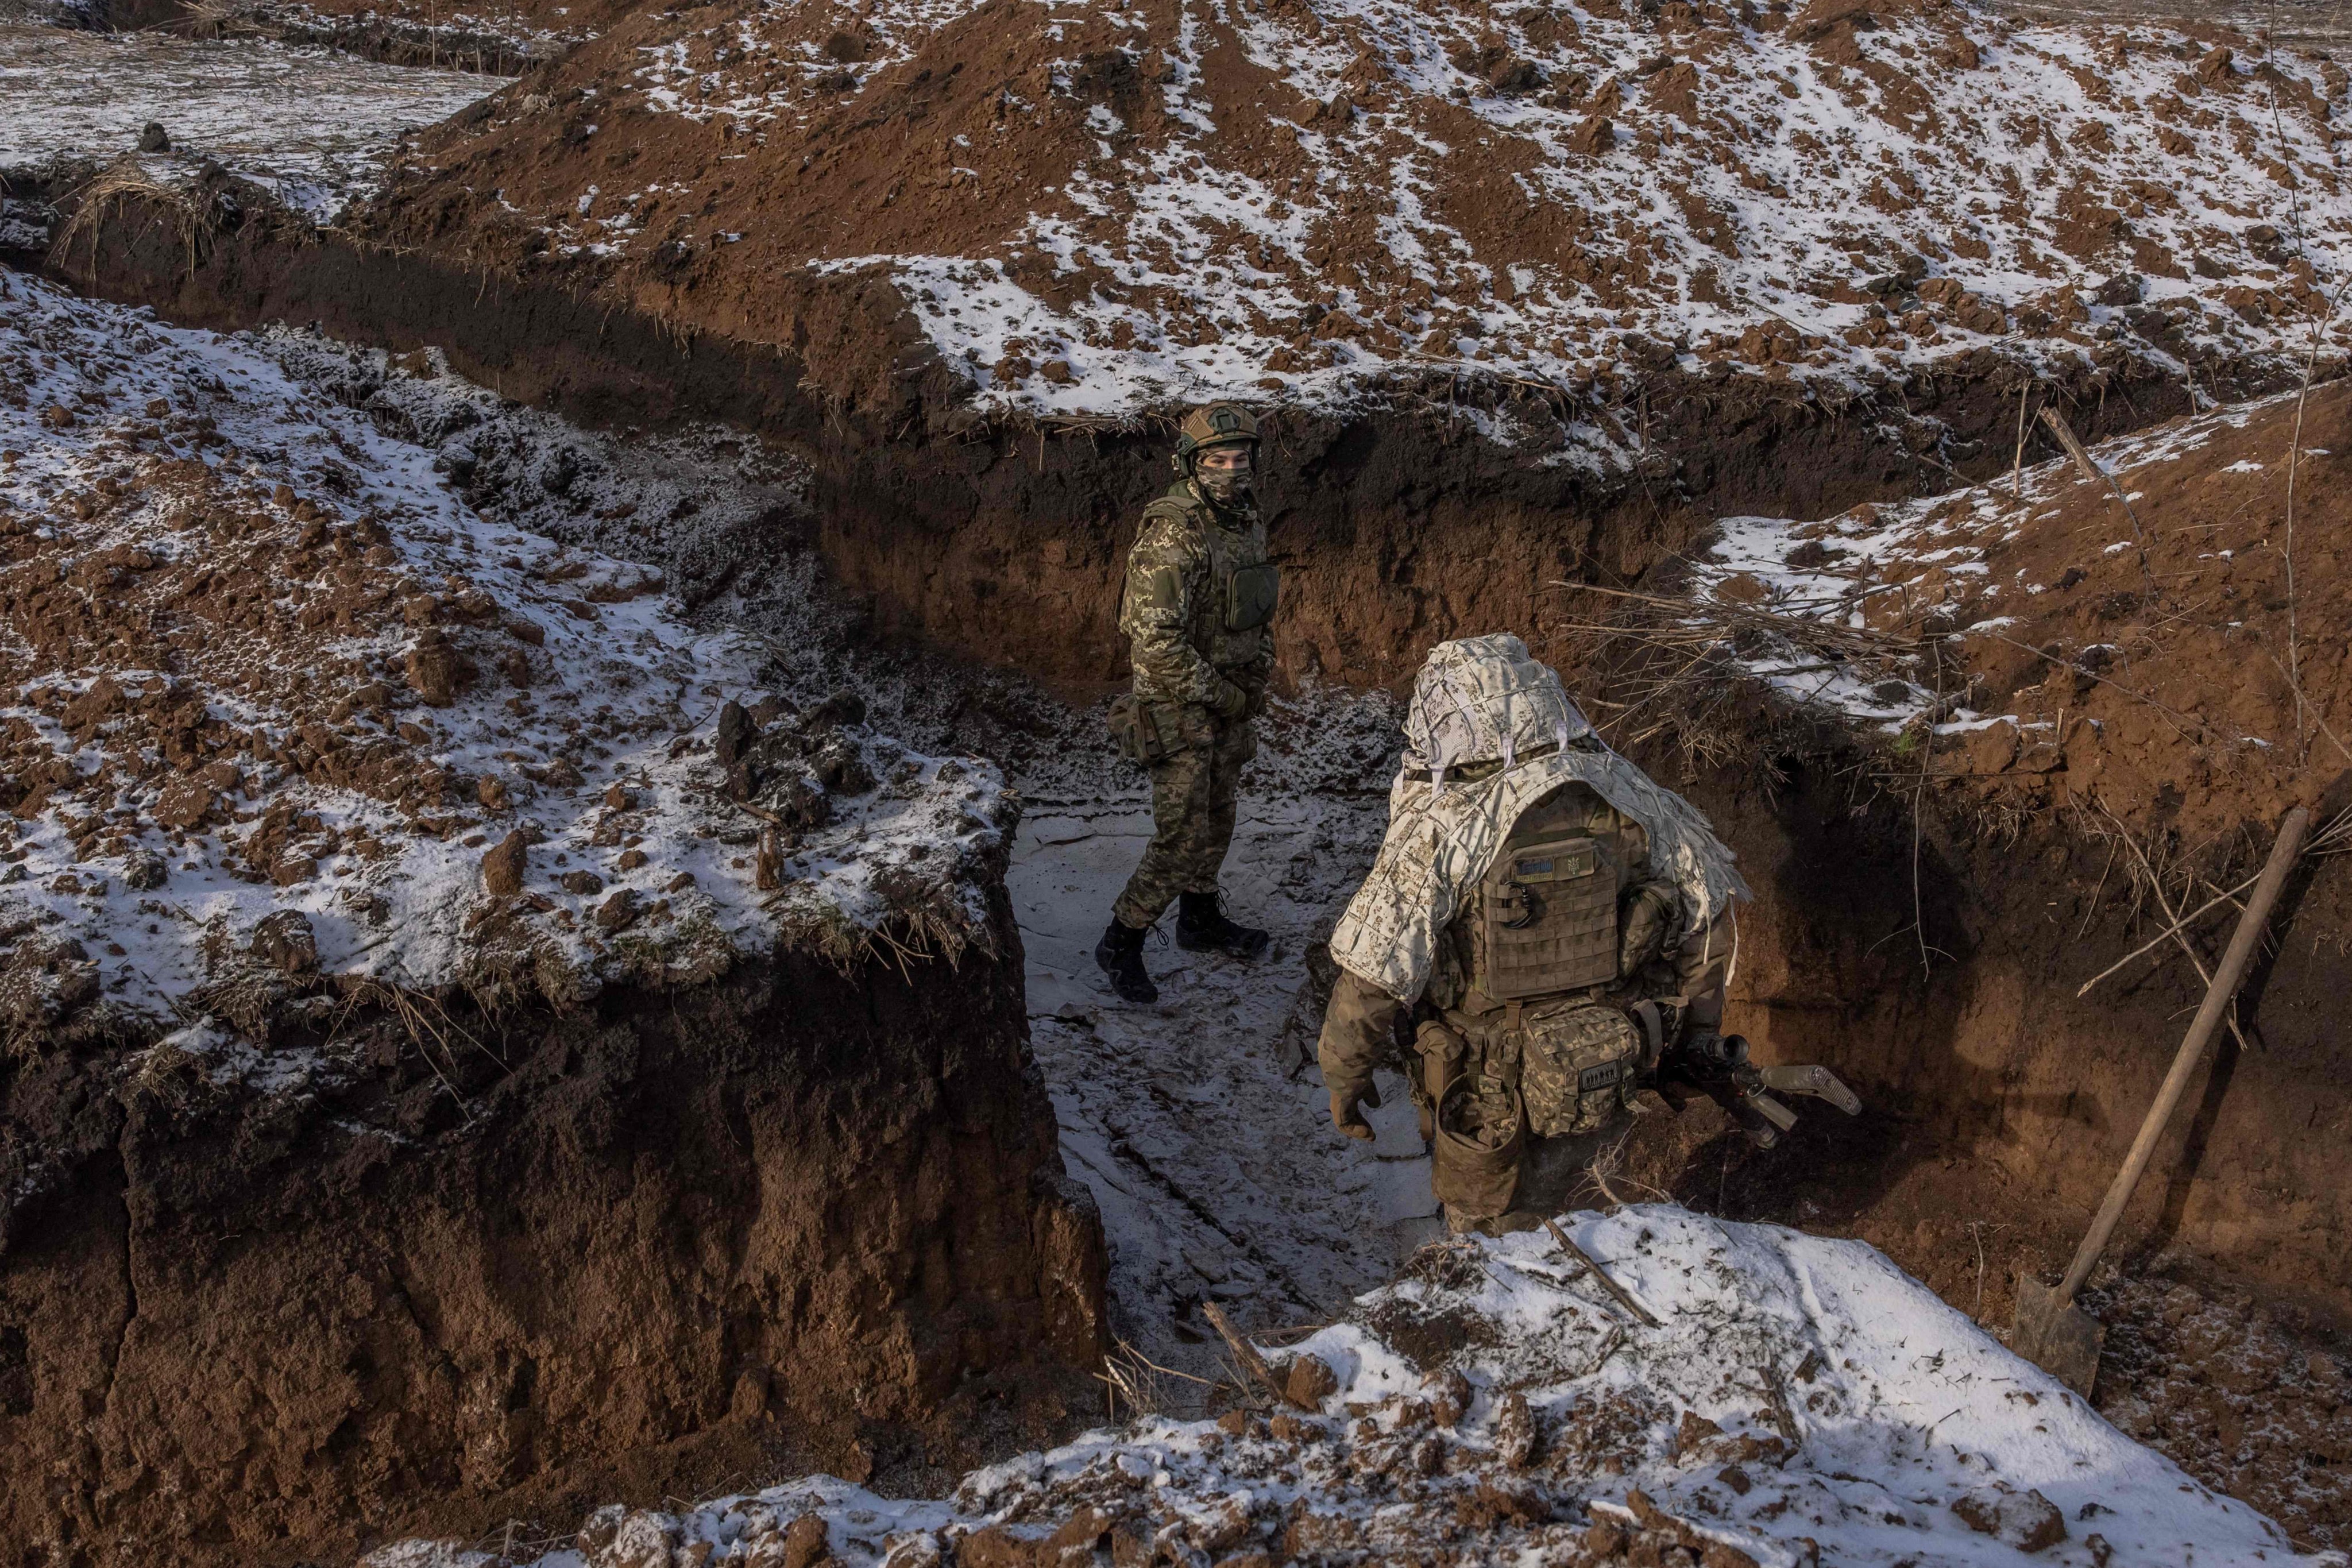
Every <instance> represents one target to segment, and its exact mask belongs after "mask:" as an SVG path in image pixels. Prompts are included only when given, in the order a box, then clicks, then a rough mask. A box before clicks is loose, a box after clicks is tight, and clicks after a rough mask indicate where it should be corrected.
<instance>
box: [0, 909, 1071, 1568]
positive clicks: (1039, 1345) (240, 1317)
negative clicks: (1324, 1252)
mask: <svg viewBox="0 0 2352 1568" xmlns="http://www.w3.org/2000/svg"><path fill="white" fill-rule="evenodd" d="M992 919H993V921H994V922H995V923H996V924H997V925H998V927H999V929H1000V932H1001V941H1002V942H1003V944H1004V951H1006V952H1008V953H1009V954H1011V956H1010V957H1009V959H1008V960H1007V961H1004V962H1000V963H989V962H983V961H982V960H980V959H978V958H977V957H975V956H972V955H969V954H968V955H967V956H966V958H965V960H964V962H963V963H961V965H960V966H957V967H952V968H951V967H950V965H948V964H946V963H943V962H939V961H932V962H928V963H925V962H918V963H914V964H913V965H912V966H911V967H910V968H909V969H908V970H907V971H906V972H905V973H901V971H900V970H899V969H898V967H896V966H893V965H889V964H885V963H872V964H869V965H866V966H864V967H862V968H860V969H859V970H858V971H857V972H856V973H852V974H847V975H845V974H844V973H841V972H839V971H838V970H836V969H835V968H834V967H833V966H832V965H831V964H830V963H823V962H820V961H818V960H816V959H814V958H803V957H796V956H793V955H790V954H786V955H782V956H780V957H779V958H777V959H776V961H775V962H773V963H756V964H749V965H746V966H745V967H743V968H741V969H740V970H739V971H738V972H737V973H735V974H733V975H732V976H730V978H728V979H727V980H725V981H722V982H719V983H718V984H711V985H707V986H703V987H700V988H692V989H687V990H682V991H680V992H677V993H674V994H668V995H661V994H646V993H643V992H630V991H625V990H621V989H617V988H616V989H615V990H613V991H610V992H608V993H607V994H606V997H605V999H604V1002H603V1003H602V1004H601V1005H597V1006H595V1007H593V1008H591V1009H589V1010H587V1011H585V1012H577V1013H574V1014H572V1015H570V1016H544V1015H540V1014H534V1013H520V1014H512V1015H509V1016H505V1017H503V1018H499V1019H497V1020H486V1019H483V1018H481V1017H479V1016H475V1015H473V1014H472V1013H471V1012H470V1011H469V1010H467V1009H466V1008H464V1007H463V1006H462V1005H459V1004H458V1003H457V1002H456V1001H455V1000H454V999H453V1000H452V1002H451V1004H450V1005H451V1009H452V1010H451V1012H450V1013H449V1014H448V1015H446V1016H442V1015H440V1014H439V1013H438V1012H437V1010H436V1009H435V1008H434V1007H433V1006H432V1005H431V1004H429V1003H422V1004H418V1005H421V1006H423V1007H424V1008H425V1016H426V1017H427V1018H428V1019H429V1020H431V1021H432V1022H431V1025H430V1026H429V1027H427V1028H425V1029H423V1030H422V1031H420V1030H419V1028H418V1026H416V1024H415V1014H414V1012H413V1011H411V1012H409V1013H408V1014H406V1015H405V1016H406V1022H404V1015H402V1014H395V1013H393V1012H391V1011H389V1010H388V1009H384V1008H381V1007H374V1006H364V1005H363V1006H360V1007H358V1008H356V1009H349V1008H347V1009H344V1010H341V1014H340V1018H339V1026H338V1027H335V1028H334V1029H333V1032H332V1036H331V1038H327V1028H326V1027H325V1026H324V1025H323V1023H322V1026H320V1027H316V1028H313V1029H310V1030H303V1029H300V1028H299V1027H296V1028H284V1029H281V1030H280V1031H279V1032H278V1034H277V1035H274V1036H273V1037H272V1038H271V1042H270V1048H271V1050H273V1051H274V1052H277V1053H278V1054H280V1056H281V1057H282V1056H283V1054H284V1053H286V1052H289V1051H294V1050H299V1049H301V1048H302V1047H305V1046H309V1045H318V1046H320V1048H321V1049H322V1051H323V1053H324V1058H323V1061H322V1064H321V1065H320V1067H318V1068H316V1069H315V1070H313V1071H312V1072H311V1073H310V1077H309V1079H308V1080H307V1083H306V1084H305V1085H304V1092H302V1093H298V1094H291V1095H289V1094H287V1093H282V1092H280V1093H271V1092H267V1091H266V1090H263V1089H255V1088H249V1087H247V1086H244V1085H241V1084H238V1083H236V1082H235V1081H233V1080H230V1081H226V1082H225V1081H222V1080H220V1079H216V1078H215V1077H210V1076H207V1072H206V1070H205V1067H204V1066H203V1065H202V1063H201V1062H200V1061H199V1060H198V1059H197V1058H192V1057H186V1056H183V1055H182V1054H180V1053H178V1052H176V1051H175V1050H173V1048H172V1047H170V1046H168V1045H166V1046H162V1047H153V1048H150V1049H144V1050H134V1049H131V1048H129V1047H124V1046H122V1045H120V1044H114V1043H110V1042H107V1041H104V1040H98V1041H89V1040H85V1041H83V1042H82V1043H81V1045H80V1046H79V1048H76V1047H68V1046H64V1045H57V1046H52V1047H45V1048H32V1049H25V1048H19V1049H18V1050H16V1052H14V1053H12V1054H11V1055H10V1056H8V1057H7V1058H5V1062H0V1110H5V1121H6V1125H7V1127H8V1129H9V1138H8V1142H7V1145H6V1151H7V1152H6V1163H5V1166H0V1177H4V1178H5V1190H6V1191H7V1192H8V1193H9V1194H11V1198H10V1203H9V1205H8V1208H7V1210H6V1211H5V1220H0V1447H5V1450H6V1452H8V1453H9V1454H10V1455H11V1456H12V1462H11V1463H10V1464H9V1465H8V1466H7V1467H6V1468H5V1477H0V1537H5V1538H6V1539H8V1540H10V1541H12V1542H15V1546H14V1547H13V1549H12V1550H11V1551H10V1552H9V1553H8V1561H9V1562H11V1563H16V1562H20V1561H21V1562H23V1563H26V1564H33V1563H38V1564H41V1565H42V1568H94V1565H97V1564H101V1563H126V1564H127V1563H150V1562H156V1561H171V1562H175V1563H194V1564H220V1565H223V1568H227V1565H230V1564H235V1565H236V1568H247V1565H249V1564H278V1563H297V1562H303V1561H317V1560H322V1559H335V1558H341V1559H343V1560H348V1559H349V1558H350V1557H351V1556H352V1554H353V1553H354V1552H356V1551H357V1550H359V1549H361V1548H362V1547H364V1546H365V1545H367V1544H368V1543H369V1542H372V1541H375V1540H380V1539H383V1538H384V1537H387V1536H397V1535H404V1534H410V1533H436V1534H443V1535H459V1536H464V1535H470V1534H473V1533H475V1532H477V1531H483V1530H488V1529H490V1528H492V1527H493V1526H496V1525H498V1524H499V1523H500V1522H501V1521H506V1520H509V1519H518V1520H521V1521H533V1520H540V1521H556V1522H560V1523H563V1524H565V1525H566V1526H567V1527H568V1521H572V1520H576V1519H577V1518H579V1517H580V1515H581V1514H582V1512H583V1511H584V1510H585V1509H586V1508H588V1507H589V1506H592V1505H593V1503H595V1502H599V1501H602V1500H604V1498H606V1497H608V1496H611V1495H616V1494H622V1493H625V1494H628V1495H633V1496H635V1495H642V1496H654V1495H662V1494H665V1493H667V1492H668V1491H670V1490H673V1489H675V1490H678V1491H694V1490H696V1489H699V1488H707V1487H710V1486H715V1485H718V1484H719V1483H721V1482H722V1481H723V1480H724V1479H727V1478H728V1477H729V1476H730V1475H740V1474H743V1473H746V1472H749V1471H759V1472H761V1473H772V1472H773V1471H774V1470H775V1469H777V1468H783V1467H785V1466H787V1465H806V1466H816V1467H821V1468H828V1469H831V1470H833V1471H835V1473H839V1474H844V1475H860V1474H866V1473H870V1472H872V1471H874V1470H875V1469H876V1468H877V1467H880V1468H882V1469H884V1470H886V1471H887V1472H890V1473H893V1474H897V1475H899V1476H902V1477H906V1476H908V1475H910V1474H911V1475H913V1476H916V1477H919V1478H920V1477H928V1476H930V1475H935V1474H936V1473H937V1471H938V1469H939V1468H940V1467H947V1468H961V1467H962V1466H965V1465H968V1464H971V1463H973V1462H976V1461H978V1460H980V1459H982V1458H985V1457H989V1456H991V1455H992V1454H994V1453H998V1452H1002V1451H1003V1450H1004V1449H1005V1448H1006V1447H1013V1446H1019V1445H1027V1444H1032V1443H1034V1442H1037V1441H1039V1440H1040V1439H1041V1438H1044V1437H1046V1436H1050V1435H1051V1433H1052V1432H1053V1431H1055V1430H1056V1429H1057V1423H1058V1422H1059V1421H1061V1419H1062V1418H1063V1417H1064V1415H1065V1414H1066V1412H1068V1411H1071V1410H1079V1409H1087V1408H1091V1405H1092V1400H1093V1397H1094V1396H1093V1394H1091V1393H1089V1392H1088V1389H1089V1387H1090V1385H1088V1384H1086V1383H1085V1380H1084V1378H1083V1375H1082V1374H1081V1373H1078V1372H1077V1371H1076V1370H1073V1369H1074V1368H1077V1367H1083V1366H1086V1365H1087V1364H1090V1363H1092V1362H1093V1361H1094V1359H1095V1358H1096V1357H1097V1355H1098V1354H1099V1350H1098V1336H1099V1333H1100V1329H1099V1320H1098V1316H1097V1313H1098V1310H1099V1309H1098V1301H1099V1295H1100V1290H1101V1261H1100V1245H1101V1244H1100V1238H1099V1233H1098V1229H1097V1222H1096V1221H1095V1219H1094V1217H1093V1209H1092V1205H1091V1204H1090V1202H1088V1200H1087V1199H1086V1197H1085V1195H1084V1194H1083V1193H1082V1192H1077V1191H1076V1190H1075V1189H1073V1188H1071V1187H1069V1186H1068V1185H1067V1184H1066V1182H1065V1180H1064V1179H1063V1178H1062V1176H1061V1174H1060V1167H1059V1161H1058V1159H1057V1158H1056V1155H1055V1139H1054V1131H1053V1122H1052V1115H1051V1112H1050V1110H1049V1109H1048V1108H1047V1106H1046V1102H1045V1095H1044V1091H1043V1089H1042V1087H1041V1086H1040V1084H1039V1082H1038V1080H1037V1079H1036V1077H1035V1074H1034V1069H1033V1068H1030V1067H1029V1066H1028V1064H1027V1047H1026V1039H1025V1032H1024V1018H1023V1005H1022V995H1021V980H1020V975H1021V968H1020V961H1019V957H1018V938H1017V935H1016V934H1015V933H1014V930H1013V923H1012V916H1011V911H1010V910H1009V908H1008V907H1006V906H1005V904H1004V902H1003V896H1002V891H1001V889H1000V890H999V892H998V895H997V897H996V898H995V900H994V910H993V912H992ZM331 1017H332V1016H330V1018H331ZM469 1039H470V1040H471V1041H474V1042H478V1043H475V1044H467V1043H454V1044H453V1042H466V1041H467V1040H469ZM436 1040H438V1041H439V1042H440V1047H436V1045H435V1043H434V1042H435V1041H436ZM452 1089H455V1090H457V1092H458V1093H461V1094H462V1095H463V1096H464V1100H463V1101H462V1103H461V1102H460V1101H459V1100H457V1099H456V1098H454V1097H453V1094H452V1092H451V1090H452ZM525 1533H526V1534H528V1533H530V1531H525Z"/></svg>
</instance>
